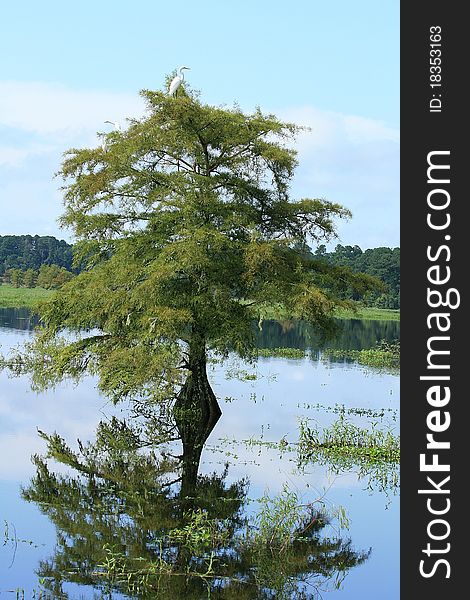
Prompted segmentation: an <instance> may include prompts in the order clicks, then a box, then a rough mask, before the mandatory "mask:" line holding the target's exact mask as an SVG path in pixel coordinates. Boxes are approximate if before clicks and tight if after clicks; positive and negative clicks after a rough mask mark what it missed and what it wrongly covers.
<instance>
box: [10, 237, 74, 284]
mask: <svg viewBox="0 0 470 600" xmlns="http://www.w3.org/2000/svg"><path fill="white" fill-rule="evenodd" d="M72 261H73V246H72V245H71V244H68V243H67V242H65V241H64V240H58V239H56V238H55V237H53V236H50V235H48V236H39V235H3V236H0V276H3V275H4V274H5V271H7V270H9V269H20V270H21V271H23V272H26V271H27V270H28V269H33V270H34V271H37V272H39V269H40V268H41V266H42V265H57V266H58V267H63V268H64V269H66V270H67V271H71V272H74V273H78V270H77V269H75V268H74V267H73V266H72Z"/></svg>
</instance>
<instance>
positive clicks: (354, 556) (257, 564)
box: [23, 409, 370, 600]
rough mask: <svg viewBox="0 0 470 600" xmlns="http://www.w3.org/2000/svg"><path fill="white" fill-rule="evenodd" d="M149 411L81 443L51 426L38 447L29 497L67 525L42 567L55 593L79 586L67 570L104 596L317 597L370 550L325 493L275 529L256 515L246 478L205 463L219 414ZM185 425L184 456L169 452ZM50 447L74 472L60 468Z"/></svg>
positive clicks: (41, 574) (105, 426) (102, 425)
mask: <svg viewBox="0 0 470 600" xmlns="http://www.w3.org/2000/svg"><path fill="white" fill-rule="evenodd" d="M145 416H146V418H145V419H142V418H140V419H135V418H134V419H132V420H130V421H128V422H126V421H125V420H118V419H116V418H113V419H112V420H111V421H108V422H102V423H100V425H99V427H98V430H97V436H96V440H95V442H94V443H90V444H88V445H86V446H83V445H82V444H79V447H80V450H79V451H78V452H74V451H72V449H70V448H69V447H68V446H67V444H66V443H65V441H64V440H63V439H62V438H61V437H60V436H59V435H57V434H53V435H50V436H49V435H46V434H41V435H42V437H44V438H45V439H46V440H47V443H48V452H47V456H46V457H45V458H43V457H39V456H35V457H34V459H33V460H34V462H35V464H36V467H37V472H36V476H35V477H34V479H33V480H32V481H31V484H30V485H29V487H28V488H26V489H24V490H23V497H24V498H25V499H26V500H28V501H32V502H35V503H37V504H38V505H39V507H40V509H41V511H42V512H43V513H44V514H45V515H47V516H48V517H49V519H50V520H51V521H52V522H53V523H54V525H55V526H56V528H57V545H56V548H55V551H54V554H53V556H52V557H51V558H50V559H48V560H45V561H42V562H41V563H40V565H39V569H38V576H39V577H40V578H43V580H44V581H45V583H44V584H43V585H44V587H45V589H47V590H48V593H49V594H50V595H51V596H52V597H53V598H69V597H72V596H69V595H68V593H69V592H66V591H65V590H64V586H63V584H64V583H67V582H69V583H75V584H81V585H82V586H83V585H84V586H92V587H93V589H94V591H95V592H98V593H99V594H101V597H102V598H112V597H113V595H114V594H123V595H124V596H128V597H133V598H162V599H168V600H170V599H172V600H174V599H180V598H181V599H198V600H199V599H201V598H212V599H219V598H220V599H222V598H224V599H230V598H237V599H238V600H242V599H255V598H256V599H274V598H276V599H287V598H299V599H300V598H305V599H307V598H317V597H320V596H319V593H320V591H325V590H326V589H328V588H329V587H339V586H340V585H341V582H342V580H343V579H344V577H345V576H346V574H347V572H348V571H349V569H351V568H352V567H354V566H356V565H359V564H361V563H363V562H364V561H365V560H367V558H368V556H369V554H370V551H369V552H356V551H355V550H353V548H352V546H351V542H350V540H348V539H342V538H340V537H331V538H330V537H328V536H327V535H326V533H325V532H326V531H328V528H326V526H327V523H328V520H327V518H326V516H325V515H322V514H321V513H319V512H318V511H317V510H315V508H314V505H312V506H308V507H303V508H302V509H301V510H300V509H298V512H297V513H296V514H293V513H291V514H289V511H290V510H291V509H292V507H291V508H290V509H289V508H288V507H287V505H286V506H285V507H284V511H286V512H285V514H284V515H283V516H281V517H280V518H279V519H278V520H277V522H276V523H274V524H273V523H271V530H269V528H268V530H267V529H266V527H267V525H266V521H265V522H264V525H263V523H262V520H260V519H259V518H258V519H256V510H255V511H254V512H255V515H254V520H253V514H252V515H251V516H247V511H246V509H247V507H248V504H249V500H248V497H247V487H248V486H247V482H246V481H244V480H241V481H238V482H236V483H232V484H229V483H227V482H226V477H227V468H226V469H225V471H224V472H223V473H222V474H220V475H217V474H213V475H210V476H208V475H199V474H198V467H199V462H200V456H201V449H202V445H203V444H204V442H205V441H206V440H207V438H208V436H209V434H210V432H211V431H212V429H213V428H214V426H215V423H216V422H217V420H218V415H217V416H214V414H213V413H212V414H210V415H209V414H206V416H205V420H204V418H203V419H201V418H200V419H199V420H194V414H193V415H192V418H191V417H190V421H187V422H185V420H184V415H183V414H182V413H180V414H178V416H177V418H176V419H175V418H174V415H173V416H171V418H170V419H169V421H168V422H167V423H165V422H164V420H163V419H162V416H161V415H158V416H156V415H151V414H150V412H149V411H148V409H147V412H146V415H145ZM175 433H176V434H177V435H174V434H175ZM176 437H178V438H179V440H180V442H182V447H183V454H182V455H181V456H174V455H172V454H171V453H170V449H171V446H170V445H168V443H169V442H170V441H171V440H174V439H175V438H176ZM48 458H53V459H55V460H57V461H58V462H59V463H61V464H62V465H67V466H68V467H69V469H70V470H69V474H66V475H64V474H57V473H54V472H53V471H51V470H50V469H49V467H48V464H47V459H48ZM284 500H285V499H284ZM265 507H266V506H265ZM279 508H280V509H281V511H282V508H283V505H282V503H281V504H279V505H278V509H279ZM250 510H251V509H250ZM251 512H252V511H251ZM278 514H279V513H278ZM281 514H282V512H281ZM276 518H277V517H276ZM255 523H256V525H258V527H256V526H255ZM325 528H326V529H325ZM81 591H83V588H82V590H81Z"/></svg>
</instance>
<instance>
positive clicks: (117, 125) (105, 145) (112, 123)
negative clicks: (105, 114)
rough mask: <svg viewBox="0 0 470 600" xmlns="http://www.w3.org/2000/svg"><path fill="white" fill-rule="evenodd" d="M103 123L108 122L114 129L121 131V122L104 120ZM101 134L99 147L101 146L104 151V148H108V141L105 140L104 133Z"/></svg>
mask: <svg viewBox="0 0 470 600" xmlns="http://www.w3.org/2000/svg"><path fill="white" fill-rule="evenodd" d="M105 123H109V124H110V125H114V130H115V131H121V124H120V123H118V122H117V121H105ZM100 135H102V136H103V141H102V143H101V148H103V150H104V151H105V152H106V150H107V149H108V143H107V141H106V134H100Z"/></svg>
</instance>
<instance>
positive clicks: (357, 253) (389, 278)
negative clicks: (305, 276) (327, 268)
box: [310, 244, 400, 308]
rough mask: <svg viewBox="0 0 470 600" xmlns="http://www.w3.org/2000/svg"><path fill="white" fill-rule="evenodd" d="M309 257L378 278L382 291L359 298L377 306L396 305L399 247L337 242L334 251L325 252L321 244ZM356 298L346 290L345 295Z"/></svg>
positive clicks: (397, 304) (397, 300) (398, 297)
mask: <svg viewBox="0 0 470 600" xmlns="http://www.w3.org/2000/svg"><path fill="white" fill-rule="evenodd" d="M310 256H311V258H312V259H315V260H323V261H326V262H328V263H329V264H332V265H336V266H339V267H350V268H351V269H352V270H353V271H355V272H358V273H367V275H373V276H374V277H377V278H379V279H380V280H381V281H383V283H384V284H385V285H386V290H385V291H376V292H368V294H367V295H366V296H365V297H364V299H363V301H364V302H365V304H367V305H368V306H375V307H377V308H400V248H386V247H381V248H369V249H367V250H364V251H363V250H362V249H361V248H360V247H359V246H357V245H356V246H342V245H341V244H338V245H337V246H336V248H335V250H334V252H327V251H326V247H325V246H324V245H321V246H319V247H318V248H317V249H316V251H315V252H314V253H313V254H312V253H311V254H310ZM345 295H346V296H348V297H349V298H351V299H353V300H356V299H358V298H356V296H355V293H354V292H353V291H352V290H350V291H349V292H346V294H345Z"/></svg>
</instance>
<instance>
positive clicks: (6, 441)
mask: <svg viewBox="0 0 470 600" xmlns="http://www.w3.org/2000/svg"><path fill="white" fill-rule="evenodd" d="M111 412H112V407H110V406H109V405H105V401H104V400H103V398H100V397H99V396H98V394H97V392H96V390H95V389H94V382H93V381H92V380H91V379H88V380H85V381H83V383H82V384H80V386H79V387H74V386H72V385H70V384H69V385H67V384H65V385H61V386H59V387H58V388H57V389H56V390H55V391H51V392H47V393H41V394H36V393H34V392H31V391H30V389H29V383H28V382H27V380H26V379H25V378H20V379H10V378H8V377H7V375H6V374H5V373H2V374H1V375H0V423H1V424H0V457H1V458H0V479H8V480H11V479H13V480H17V481H20V480H24V479H27V478H29V477H30V476H32V475H33V473H34V467H33V465H32V464H31V461H30V457H31V454H34V453H43V452H44V449H45V443H44V442H43V440H41V439H40V438H39V436H38V433H37V429H38V428H39V429H41V430H42V431H45V432H47V433H52V432H54V431H57V432H58V433H59V434H60V435H61V436H63V437H64V438H65V439H66V440H67V441H68V442H70V444H71V445H72V446H73V445H74V443H75V441H76V439H77V438H80V439H82V440H87V439H91V438H93V437H94V433H95V429H96V425H97V424H98V422H99V420H100V419H101V418H103V414H104V413H106V414H109V413H111ZM114 412H116V409H114Z"/></svg>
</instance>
